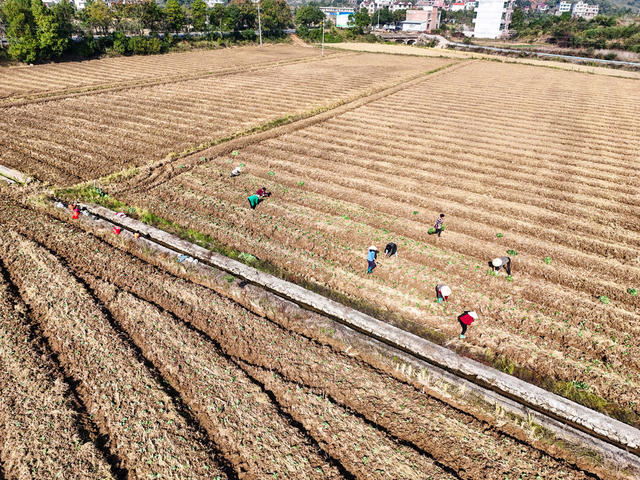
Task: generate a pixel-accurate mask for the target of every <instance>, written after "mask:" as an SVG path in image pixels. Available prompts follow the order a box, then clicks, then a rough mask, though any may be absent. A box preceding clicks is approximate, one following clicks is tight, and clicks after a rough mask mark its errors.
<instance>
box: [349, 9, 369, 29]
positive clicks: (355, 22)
mask: <svg viewBox="0 0 640 480" xmlns="http://www.w3.org/2000/svg"><path fill="white" fill-rule="evenodd" d="M349 24H350V25H352V26H353V31H354V33H357V34H362V33H364V30H365V28H367V27H369V25H371V17H370V16H369V12H367V9H366V8H361V9H360V10H358V11H357V12H355V13H352V14H351V15H349Z"/></svg>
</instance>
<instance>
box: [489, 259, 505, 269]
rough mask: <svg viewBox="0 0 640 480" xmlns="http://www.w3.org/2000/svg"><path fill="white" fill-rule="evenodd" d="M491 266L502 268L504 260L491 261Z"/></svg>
mask: <svg viewBox="0 0 640 480" xmlns="http://www.w3.org/2000/svg"><path fill="white" fill-rule="evenodd" d="M491 265H493V266H494V267H501V266H502V259H500V258H494V259H493V260H491Z"/></svg>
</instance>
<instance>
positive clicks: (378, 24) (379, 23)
mask: <svg viewBox="0 0 640 480" xmlns="http://www.w3.org/2000/svg"><path fill="white" fill-rule="evenodd" d="M378 30H380V8H378Z"/></svg>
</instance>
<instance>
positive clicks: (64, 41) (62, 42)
mask: <svg viewBox="0 0 640 480" xmlns="http://www.w3.org/2000/svg"><path fill="white" fill-rule="evenodd" d="M31 12H32V13H33V19H34V21H35V23H36V35H37V38H38V57H39V58H40V59H49V58H51V57H59V56H60V55H62V53H63V52H64V51H65V49H66V48H67V46H68V45H69V36H65V35H64V34H63V32H61V31H60V28H59V25H58V23H57V22H56V16H55V13H54V12H53V11H51V10H50V9H49V7H47V6H46V5H45V4H44V3H42V0H31Z"/></svg>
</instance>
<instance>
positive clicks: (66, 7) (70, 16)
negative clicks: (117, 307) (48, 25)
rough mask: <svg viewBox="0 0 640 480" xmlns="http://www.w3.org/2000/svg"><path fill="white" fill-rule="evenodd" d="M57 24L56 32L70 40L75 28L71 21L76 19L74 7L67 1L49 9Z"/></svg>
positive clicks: (63, 0) (62, 1)
mask: <svg viewBox="0 0 640 480" xmlns="http://www.w3.org/2000/svg"><path fill="white" fill-rule="evenodd" d="M51 11H52V12H53V15H54V16H55V19H56V23H57V24H58V32H59V34H60V36H61V37H66V38H71V35H73V32H74V31H75V28H74V26H73V21H74V19H75V17H76V7H75V5H74V4H73V3H71V2H70V1H69V0H61V1H60V2H59V3H56V4H55V5H54V6H53V7H51Z"/></svg>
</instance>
